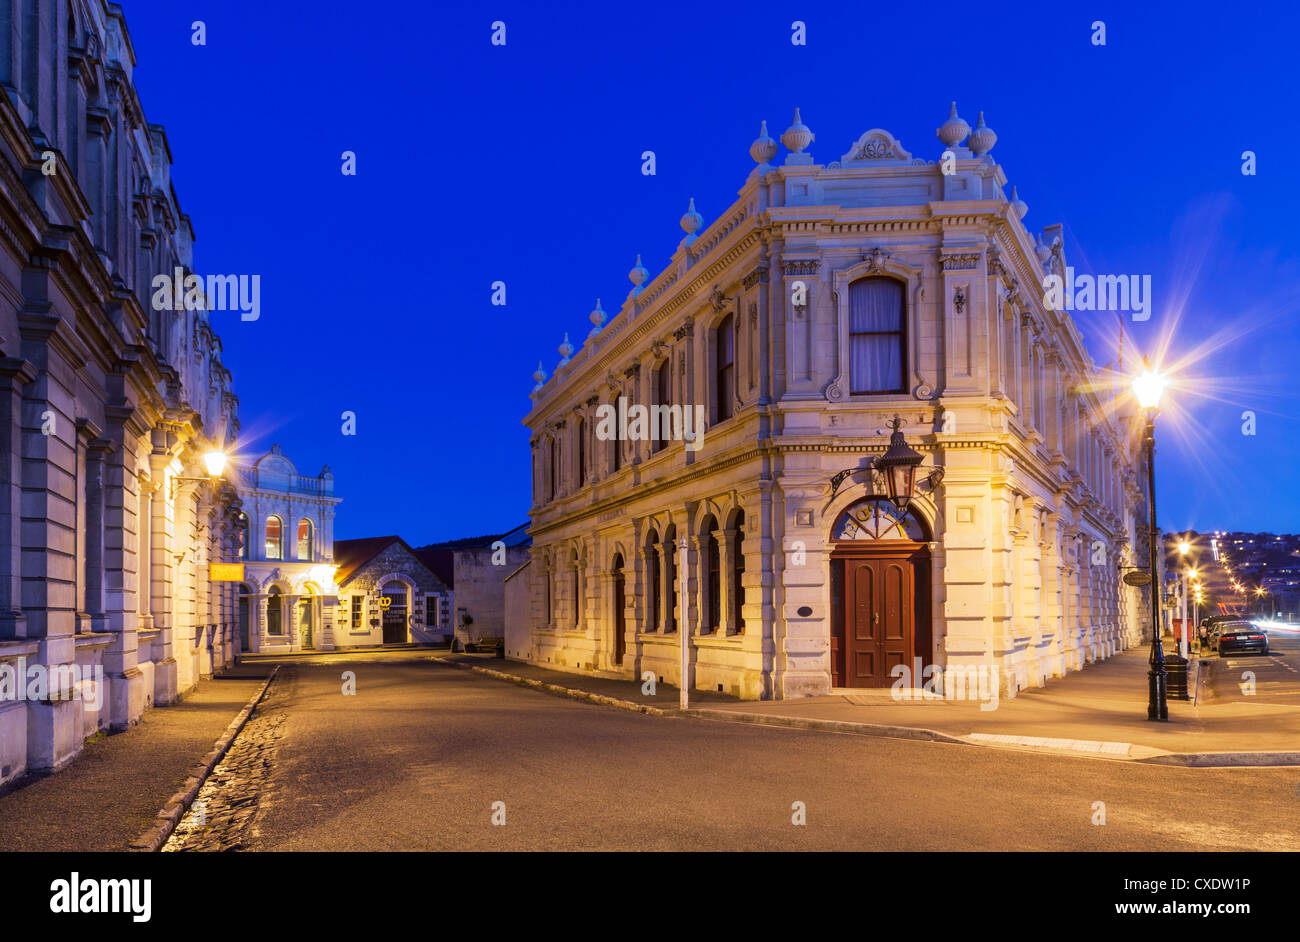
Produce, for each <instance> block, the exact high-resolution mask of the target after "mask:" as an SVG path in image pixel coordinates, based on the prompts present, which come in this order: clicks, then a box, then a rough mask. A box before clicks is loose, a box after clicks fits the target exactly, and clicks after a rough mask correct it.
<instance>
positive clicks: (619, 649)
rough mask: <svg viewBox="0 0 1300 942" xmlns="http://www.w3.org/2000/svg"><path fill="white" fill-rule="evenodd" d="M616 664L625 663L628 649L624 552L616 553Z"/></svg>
mask: <svg viewBox="0 0 1300 942" xmlns="http://www.w3.org/2000/svg"><path fill="white" fill-rule="evenodd" d="M611 568H612V574H613V576H614V664H615V666H617V667H621V666H622V665H623V655H624V654H625V653H626V651H627V593H626V587H625V581H624V577H623V554H622V553H615V554H614V565H613V566H612V567H611Z"/></svg>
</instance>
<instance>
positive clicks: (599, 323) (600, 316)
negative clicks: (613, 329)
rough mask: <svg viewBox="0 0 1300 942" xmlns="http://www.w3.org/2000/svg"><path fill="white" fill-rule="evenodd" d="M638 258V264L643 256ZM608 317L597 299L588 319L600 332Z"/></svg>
mask: <svg viewBox="0 0 1300 942" xmlns="http://www.w3.org/2000/svg"><path fill="white" fill-rule="evenodd" d="M636 258H637V261H638V262H639V261H641V256H640V255H638V256H637V257H636ZM607 316H608V315H606V314H605V309H604V308H603V307H601V306H600V298H597V299H596V307H595V309H594V310H593V311H592V312H591V313H590V314H589V315H588V316H587V319H588V320H590V321H591V323H592V325H593V326H594V327H595V328H596V330H600V329H601V328H602V327H604V326H605V318H606V317H607ZM593 333H594V331H593ZM565 336H566V337H567V336H568V334H565Z"/></svg>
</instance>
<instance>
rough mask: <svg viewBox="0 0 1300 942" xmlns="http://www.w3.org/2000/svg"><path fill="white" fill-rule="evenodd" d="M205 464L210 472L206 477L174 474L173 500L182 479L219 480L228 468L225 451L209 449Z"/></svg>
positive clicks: (204, 460)
mask: <svg viewBox="0 0 1300 942" xmlns="http://www.w3.org/2000/svg"><path fill="white" fill-rule="evenodd" d="M203 466H204V468H205V469H206V470H207V472H208V476H207V477H205V478H197V477H181V476H180V475H174V476H173V477H172V486H171V499H172V500H175V499H176V488H177V485H179V484H180V482H181V481H194V482H200V481H208V482H215V481H217V480H218V479H219V478H220V477H221V475H222V473H223V472H224V471H225V470H226V455H225V452H221V451H217V450H216V449H213V450H212V451H209V452H208V453H207V454H206V455H204V456H203Z"/></svg>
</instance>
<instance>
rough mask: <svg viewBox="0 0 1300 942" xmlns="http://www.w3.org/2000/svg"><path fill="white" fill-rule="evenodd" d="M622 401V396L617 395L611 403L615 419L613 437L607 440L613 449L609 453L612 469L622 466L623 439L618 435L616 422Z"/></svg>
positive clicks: (615, 469)
mask: <svg viewBox="0 0 1300 942" xmlns="http://www.w3.org/2000/svg"><path fill="white" fill-rule="evenodd" d="M622 403H623V397H622V396H619V397H618V398H617V399H615V400H614V403H613V405H614V415H615V417H616V419H615V425H614V437H613V438H611V439H610V440H609V447H610V448H612V449H613V451H612V452H611V453H610V459H609V466H610V468H611V469H612V470H614V471H617V470H619V469H620V468H622V467H623V440H622V439H621V438H620V437H619V433H620V431H621V430H620V429H619V428H618V423H617V416H618V415H619V414H620V413H619V408H620V407H621V406H622Z"/></svg>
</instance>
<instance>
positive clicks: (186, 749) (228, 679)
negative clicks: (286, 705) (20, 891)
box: [0, 663, 275, 851]
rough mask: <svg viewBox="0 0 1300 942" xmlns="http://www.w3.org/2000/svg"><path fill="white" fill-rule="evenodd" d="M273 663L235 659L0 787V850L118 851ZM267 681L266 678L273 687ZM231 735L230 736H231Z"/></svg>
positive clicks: (150, 820) (147, 822)
mask: <svg viewBox="0 0 1300 942" xmlns="http://www.w3.org/2000/svg"><path fill="white" fill-rule="evenodd" d="M272 667H273V665H271V664H264V663H263V664H254V665H241V666H239V667H236V668H234V669H233V670H231V671H230V672H229V673H227V674H223V675H222V676H220V677H217V678H214V679H212V680H205V681H202V682H201V683H200V684H199V687H198V689H197V690H195V691H192V692H191V693H190V694H189V695H188V696H186V698H185V699H184V700H182V701H181V702H180V703H178V704H176V705H174V706H169V707H156V708H153V709H149V710H146V711H145V714H144V719H143V720H142V721H141V722H140V723H139V724H138V725H136V726H133V727H131V728H130V729H128V730H126V731H124V732H121V733H117V734H115V735H111V736H106V737H104V738H102V739H101V738H97V739H95V740H93V741H91V742H89V743H87V745H86V748H85V750H84V751H83V752H82V753H81V755H80V756H78V757H77V758H76V759H74V760H73V761H72V763H71V764H70V765H68V766H67V767H66V768H64V769H63V770H62V771H60V772H57V773H55V774H54V775H50V776H46V777H44V778H34V777H33V778H27V779H19V780H18V781H17V782H13V783H10V784H9V785H7V786H5V788H4V789H3V790H2V791H0V848H3V849H4V850H6V851H125V850H126V849H127V848H128V845H130V843H131V842H132V841H133V840H135V839H136V838H137V837H139V836H140V834H141V833H143V832H144V831H146V830H147V829H148V828H150V827H152V826H153V825H154V824H155V819H154V816H155V815H157V813H158V810H159V809H160V808H161V807H162V806H163V804H164V803H165V802H166V801H167V799H168V797H169V796H171V795H172V794H174V793H175V792H176V791H177V790H178V789H179V788H180V787H181V786H182V785H183V784H184V782H185V779H186V777H187V776H188V775H189V774H190V771H191V769H192V768H193V766H194V763H195V762H198V761H199V760H201V759H202V758H203V756H204V755H205V754H206V753H208V752H209V751H210V750H211V749H212V746H213V743H215V742H216V741H217V739H218V738H219V737H220V736H221V734H222V733H223V732H224V731H225V729H226V726H227V725H228V724H229V723H230V721H231V720H232V719H233V718H234V717H235V715H236V714H238V713H239V711H240V710H241V709H243V708H244V705H245V704H246V703H247V702H248V700H249V699H250V698H251V697H252V696H253V695H254V694H256V693H257V691H258V690H259V689H260V687H261V686H262V684H263V683H265V682H266V678H267V677H268V676H269V675H270V673H271V670H272ZM274 686H275V685H272V688H274ZM236 741H238V740H236Z"/></svg>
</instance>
